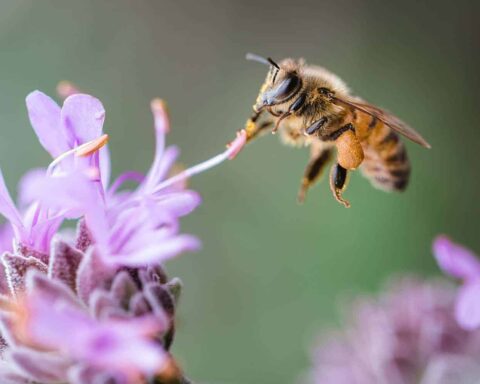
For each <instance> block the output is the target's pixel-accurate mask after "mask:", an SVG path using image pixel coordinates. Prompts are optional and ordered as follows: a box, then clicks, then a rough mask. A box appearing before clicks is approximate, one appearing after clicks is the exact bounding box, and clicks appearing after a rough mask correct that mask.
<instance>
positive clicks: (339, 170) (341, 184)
mask: <svg viewBox="0 0 480 384" xmlns="http://www.w3.org/2000/svg"><path fill="white" fill-rule="evenodd" d="M347 182H348V171H347V170H346V169H345V168H343V167H342V166H341V165H340V164H338V163H335V164H333V166H332V170H331V171H330V189H331V190H332V193H333V196H334V197H335V199H336V200H337V201H338V202H339V203H340V204H343V205H344V206H345V208H350V203H349V202H348V201H347V200H345V199H344V198H343V197H342V193H343V192H344V191H345V188H346V187H347Z"/></svg>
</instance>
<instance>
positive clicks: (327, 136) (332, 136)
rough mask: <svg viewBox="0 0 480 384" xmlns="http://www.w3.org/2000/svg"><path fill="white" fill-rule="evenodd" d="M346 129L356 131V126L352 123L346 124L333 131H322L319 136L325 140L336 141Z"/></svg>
mask: <svg viewBox="0 0 480 384" xmlns="http://www.w3.org/2000/svg"><path fill="white" fill-rule="evenodd" d="M346 131H352V132H353V133H355V127H354V126H353V124H352V123H348V124H345V125H344V126H343V127H340V128H338V129H336V130H335V131H333V132H321V133H320V134H319V137H320V139H321V140H323V141H335V140H337V139H338V138H339V137H340V136H341V135H342V134H343V133H345V132H346Z"/></svg>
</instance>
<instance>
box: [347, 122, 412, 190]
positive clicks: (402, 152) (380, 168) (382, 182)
mask: <svg viewBox="0 0 480 384" xmlns="http://www.w3.org/2000/svg"><path fill="white" fill-rule="evenodd" d="M355 126H356V131H357V134H358V136H359V138H360V140H361V143H362V147H363V151H364V154H365V159H364V161H363V163H362V165H361V167H360V169H361V170H362V173H363V174H364V175H365V177H367V178H368V179H369V180H370V182H371V183H372V184H373V185H374V186H375V187H377V188H380V189H383V190H385V191H403V190H405V189H406V187H407V185H408V180H409V177H410V163H409V161H408V157H407V152H406V149H405V146H404V144H403V143H402V142H401V141H400V138H399V137H398V135H397V134H396V133H395V132H394V131H392V130H391V129H390V128H389V127H388V126H386V125H385V124H383V123H382V122H381V121H379V120H378V119H376V118H372V117H371V116H368V115H365V114H358V115H357V116H356V119H355Z"/></svg>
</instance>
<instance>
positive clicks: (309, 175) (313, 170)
mask: <svg viewBox="0 0 480 384" xmlns="http://www.w3.org/2000/svg"><path fill="white" fill-rule="evenodd" d="M331 157H332V151H331V150H330V149H325V148H320V149H318V148H315V147H313V146H312V150H311V154H310V161H309V163H308V164H307V167H306V168H305V172H304V174H303V178H302V183H301V185H300V190H299V191H298V196H297V200H298V202H299V203H303V202H304V201H305V196H306V194H307V191H308V188H310V187H311V186H312V185H313V184H314V183H315V182H316V181H317V180H318V179H319V177H320V176H321V173H322V171H323V170H324V168H325V165H326V164H327V163H328V161H329V160H330V159H331Z"/></svg>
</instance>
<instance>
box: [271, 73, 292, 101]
mask: <svg viewBox="0 0 480 384" xmlns="http://www.w3.org/2000/svg"><path fill="white" fill-rule="evenodd" d="M299 88H300V78H299V77H298V76H296V75H290V76H287V77H286V78H285V79H283V80H282V81H281V82H280V84H279V85H278V86H277V87H275V88H273V89H272V90H271V91H270V92H267V94H266V95H265V96H266V97H265V104H267V105H273V104H277V103H279V102H282V101H283V100H285V99H287V98H289V97H290V96H292V95H293V94H294V93H295V92H296V91H297V90H298V89H299Z"/></svg>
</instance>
